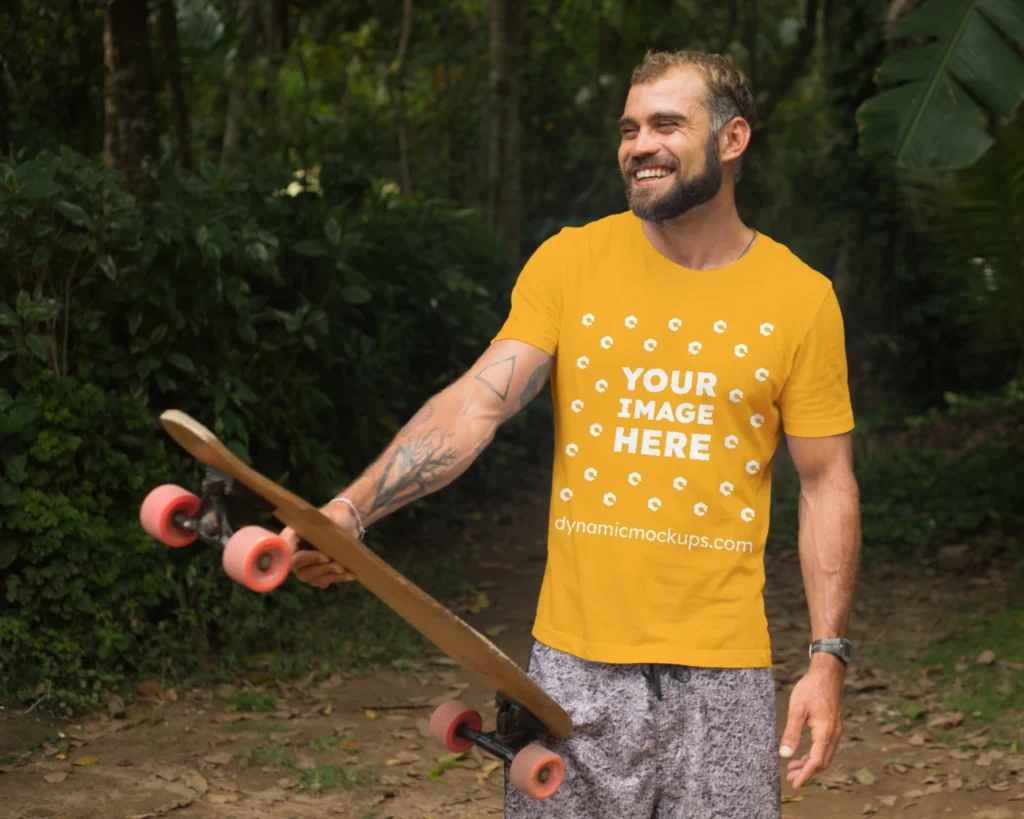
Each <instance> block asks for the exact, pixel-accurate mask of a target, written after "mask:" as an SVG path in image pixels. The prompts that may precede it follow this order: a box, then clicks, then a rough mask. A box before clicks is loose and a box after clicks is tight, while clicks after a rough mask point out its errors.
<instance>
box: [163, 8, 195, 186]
mask: <svg viewBox="0 0 1024 819" xmlns="http://www.w3.org/2000/svg"><path fill="white" fill-rule="evenodd" d="M158 19H159V25H160V43H161V46H162V48H163V52H164V62H165V63H166V65H167V95H168V98H169V99H170V103H171V119H172V121H173V124H174V145H175V148H176V150H177V152H178V161H179V162H180V163H181V164H182V165H184V166H185V167H186V168H191V167H192V151H191V149H190V147H189V142H188V130H189V129H188V104H187V103H186V102H185V93H184V91H183V90H182V87H181V47H180V45H179V43H178V15H177V8H176V6H175V2H174V0H159V8H158Z"/></svg>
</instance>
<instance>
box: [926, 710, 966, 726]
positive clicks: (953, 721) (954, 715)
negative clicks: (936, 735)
mask: <svg viewBox="0 0 1024 819" xmlns="http://www.w3.org/2000/svg"><path fill="white" fill-rule="evenodd" d="M963 721H964V715H963V714H962V713H961V712H960V711H955V712H950V713H947V714H938V715H936V716H934V717H932V718H931V719H930V720H928V727H929V728H956V726H958V725H961V724H962V723H963Z"/></svg>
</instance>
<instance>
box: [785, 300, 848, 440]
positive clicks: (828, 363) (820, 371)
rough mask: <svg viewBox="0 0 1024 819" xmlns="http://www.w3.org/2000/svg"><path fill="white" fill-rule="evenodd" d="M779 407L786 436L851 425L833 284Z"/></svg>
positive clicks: (800, 349)
mask: <svg viewBox="0 0 1024 819" xmlns="http://www.w3.org/2000/svg"><path fill="white" fill-rule="evenodd" d="M779 409H780V410H781V412H782V427H783V430H784V431H785V432H786V433H787V434H789V435H796V436H800V437H807V438H816V437H823V436H826V435H840V434H842V433H844V432H849V431H850V430H851V429H853V426H854V422H853V407H852V405H851V402H850V388H849V382H848V375H847V364H846V339H845V334H844V328H843V316H842V312H841V311H840V309H839V301H838V299H837V298H836V294H835V291H834V290H833V289H832V287H831V286H830V287H829V289H828V293H827V294H826V295H825V299H824V301H822V303H821V305H820V306H819V308H818V312H817V314H816V315H815V317H814V320H813V321H812V322H811V326H810V328H809V329H808V331H807V334H806V335H805V336H804V338H803V340H802V341H801V342H800V345H799V347H797V350H796V355H795V356H794V359H793V368H792V370H791V371H790V374H789V378H788V379H787V381H786V383H785V385H784V386H783V388H782V394H781V395H780V396H779Z"/></svg>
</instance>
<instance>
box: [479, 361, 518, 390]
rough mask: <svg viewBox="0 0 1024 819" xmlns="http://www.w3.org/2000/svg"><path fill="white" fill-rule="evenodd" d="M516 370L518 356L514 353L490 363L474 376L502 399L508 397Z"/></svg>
mask: <svg viewBox="0 0 1024 819" xmlns="http://www.w3.org/2000/svg"><path fill="white" fill-rule="evenodd" d="M515 370H516V357H515V356H514V355H511V356H509V357H508V358H503V359H502V360H501V361H495V362H494V363H493V364H488V365H487V366H486V367H484V368H483V369H482V370H481V371H480V372H478V373H477V374H476V375H475V376H474V377H473V378H474V380H476V381H479V382H480V383H482V384H485V385H486V386H487V387H488V389H490V391H491V392H493V393H494V394H495V395H496V396H498V398H500V399H501V400H502V401H504V400H506V399H507V398H508V391H509V388H510V387H511V386H512V374H513V373H514V372H515Z"/></svg>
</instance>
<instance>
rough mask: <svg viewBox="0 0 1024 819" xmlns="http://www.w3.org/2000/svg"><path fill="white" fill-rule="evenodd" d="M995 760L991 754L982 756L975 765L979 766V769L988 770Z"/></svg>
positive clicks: (975, 761)
mask: <svg viewBox="0 0 1024 819" xmlns="http://www.w3.org/2000/svg"><path fill="white" fill-rule="evenodd" d="M993 759H995V757H994V756H993V755H992V753H991V752H990V753H987V754H982V755H981V756H979V757H978V758H977V759H976V760H974V764H975V765H977V766H978V767H979V768H987V767H988V766H989V765H991V764H992V760H993Z"/></svg>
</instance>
